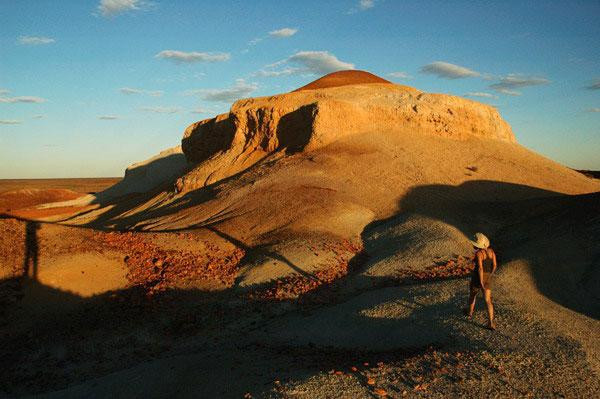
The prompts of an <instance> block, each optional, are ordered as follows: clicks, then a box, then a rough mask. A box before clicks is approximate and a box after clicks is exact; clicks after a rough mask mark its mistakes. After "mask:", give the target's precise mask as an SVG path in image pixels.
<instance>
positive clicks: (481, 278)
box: [477, 252, 485, 290]
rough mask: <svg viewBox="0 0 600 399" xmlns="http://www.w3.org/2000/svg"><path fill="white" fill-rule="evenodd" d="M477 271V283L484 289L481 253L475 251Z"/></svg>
mask: <svg viewBox="0 0 600 399" xmlns="http://www.w3.org/2000/svg"><path fill="white" fill-rule="evenodd" d="M477 269H478V270H477V271H478V273H479V284H481V288H482V289H483V290H485V286H484V285H483V262H482V261H481V254H480V253H479V252H478V253H477Z"/></svg>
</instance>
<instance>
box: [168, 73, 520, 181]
mask: <svg viewBox="0 0 600 399" xmlns="http://www.w3.org/2000/svg"><path fill="white" fill-rule="evenodd" d="M370 132H379V133H386V134H394V133H395V132H410V133H411V134H427V135H436V136H441V137H447V138H452V139H456V140H465V139H468V138H469V137H484V138H489V139H494V140H501V141H505V142H515V138H514V135H513V133H512V130H511V128H510V126H509V125H508V123H506V122H505V121H504V120H503V119H502V118H501V117H500V115H499V114H498V111H497V110H496V109H495V108H493V107H491V106H488V105H485V104H481V103H478V102H475V101H471V100H468V99H464V98H460V97H455V96H450V95H444V94H428V93H423V92H421V91H419V90H416V89H413V88H410V87H407V86H401V85H394V84H389V83H371V84H358V85H346V86H341V87H329V88H324V89H315V90H303V91H296V92H292V93H286V94H281V95H277V96H271V97H261V98H251V99H244V100H239V101H237V102H236V103H234V104H233V106H232V107H231V110H230V112H229V113H228V114H222V115H218V116H217V117H215V118H212V119H206V120H203V121H200V122H197V123H194V124H193V125H191V126H189V127H188V128H187V129H186V131H185V133H184V137H183V140H182V149H183V152H184V154H185V156H186V158H187V159H188V161H190V162H193V163H196V164H198V166H197V167H196V169H195V170H194V171H193V172H192V173H191V174H188V175H187V176H185V177H184V178H182V179H180V181H179V182H178V184H179V185H180V186H181V187H180V189H183V188H185V187H187V188H191V187H193V188H196V187H199V186H203V185H207V184H210V183H213V182H215V181H218V180H220V179H223V178H225V177H228V176H231V175H233V174H235V173H237V172H239V171H241V170H244V169H246V168H247V167H249V166H251V165H252V164H254V163H255V162H257V161H258V160H260V159H262V158H264V157H265V156H267V155H269V154H272V153H274V152H278V151H282V152H283V151H285V152H286V153H288V154H289V153H295V152H299V151H311V150H314V149H317V148H320V147H323V146H326V145H328V144H330V143H332V142H334V141H336V140H338V139H340V138H343V137H346V136H350V135H357V134H369V133H370Z"/></svg>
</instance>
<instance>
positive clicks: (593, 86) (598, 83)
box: [585, 79, 600, 90]
mask: <svg viewBox="0 0 600 399" xmlns="http://www.w3.org/2000/svg"><path fill="white" fill-rule="evenodd" d="M585 88H586V89H588V90H600V79H596V80H594V81H593V82H591V83H590V84H589V85H587V86H585Z"/></svg>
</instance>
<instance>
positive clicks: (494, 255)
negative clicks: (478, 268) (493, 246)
mask: <svg viewBox="0 0 600 399" xmlns="http://www.w3.org/2000/svg"><path fill="white" fill-rule="evenodd" d="M492 262H493V263H494V267H493V268H492V274H494V272H495V271H496V267H497V266H498V265H497V264H496V252H494V250H492Z"/></svg>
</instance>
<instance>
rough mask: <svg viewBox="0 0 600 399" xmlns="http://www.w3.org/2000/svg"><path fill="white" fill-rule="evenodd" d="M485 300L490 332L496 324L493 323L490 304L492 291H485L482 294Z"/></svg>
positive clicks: (492, 306) (492, 311)
mask: <svg viewBox="0 0 600 399" xmlns="http://www.w3.org/2000/svg"><path fill="white" fill-rule="evenodd" d="M483 295H484V298H485V303H486V305H487V310H488V317H489V319H490V324H489V327H490V328H491V329H492V330H495V329H496V323H495V322H494V305H493V304H492V290H487V289H486V290H485V292H484V293H483Z"/></svg>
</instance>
